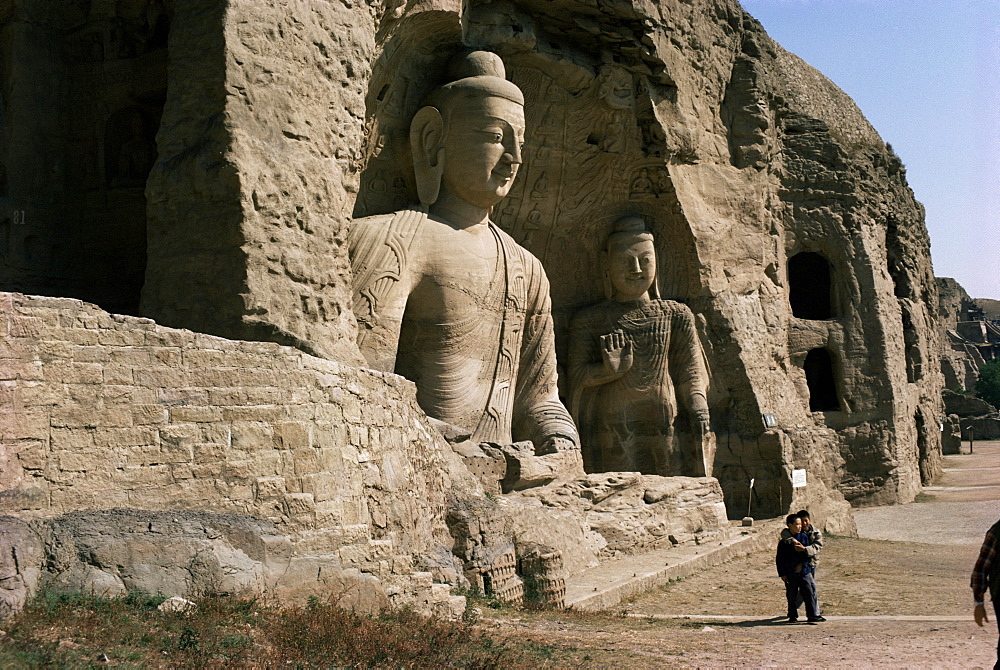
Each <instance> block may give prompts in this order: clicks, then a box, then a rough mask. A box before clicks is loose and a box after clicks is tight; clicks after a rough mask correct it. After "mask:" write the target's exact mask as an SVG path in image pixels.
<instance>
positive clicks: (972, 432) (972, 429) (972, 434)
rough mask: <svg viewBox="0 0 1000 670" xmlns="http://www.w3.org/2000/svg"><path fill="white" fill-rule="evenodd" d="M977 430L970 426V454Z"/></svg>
mask: <svg viewBox="0 0 1000 670" xmlns="http://www.w3.org/2000/svg"><path fill="white" fill-rule="evenodd" d="M975 433H976V429H975V427H974V426H972V425H969V453H970V454H971V453H972V439H973V437H974V436H975Z"/></svg>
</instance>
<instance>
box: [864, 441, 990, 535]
mask: <svg viewBox="0 0 1000 670" xmlns="http://www.w3.org/2000/svg"><path fill="white" fill-rule="evenodd" d="M964 448H965V447H964V445H963V449H964ZM944 460H945V472H944V475H943V476H942V477H940V478H939V479H938V480H937V481H935V482H934V484H935V485H934V486H930V487H927V488H925V489H924V493H923V494H922V495H921V496H920V497H919V499H920V500H921V501H922V502H913V503H909V504H907V505H891V506H887V507H869V508H866V509H859V510H855V511H854V519H855V521H856V522H857V524H858V535H859V536H861V537H863V538H870V539H876V540H894V541H897V542H927V543H929V544H975V545H980V544H982V542H983V536H984V535H985V534H986V530H987V529H988V528H989V527H990V526H992V525H993V524H994V523H995V522H996V520H997V519H1000V486H997V484H998V483H1000V442H981V443H976V445H975V447H974V453H973V454H968V453H963V454H958V455H953V456H945V459H944ZM984 498H985V499H984Z"/></svg>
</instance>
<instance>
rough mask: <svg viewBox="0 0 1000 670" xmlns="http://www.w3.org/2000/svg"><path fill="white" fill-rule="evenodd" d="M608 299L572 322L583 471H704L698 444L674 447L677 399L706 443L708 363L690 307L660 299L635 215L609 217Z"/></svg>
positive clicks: (651, 254)
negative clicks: (685, 449)
mask: <svg viewBox="0 0 1000 670" xmlns="http://www.w3.org/2000/svg"><path fill="white" fill-rule="evenodd" d="M602 256H603V259H602V260H603V261H604V267H605V287H604V288H605V295H606V296H607V300H605V301H603V302H601V303H598V304H596V305H593V306H591V307H587V308H585V309H583V310H581V311H580V312H578V313H577V314H576V316H575V317H574V318H573V322H572V326H571V328H570V346H569V376H570V388H571V393H572V398H573V402H572V405H571V410H572V413H573V416H574V418H575V419H576V421H577V425H578V427H579V429H580V437H581V441H582V443H583V446H584V462H585V467H586V469H587V471H588V472H613V471H629V472H642V473H644V474H656V475H664V476H671V475H687V476H704V475H706V474H710V471H711V464H709V463H706V462H705V458H704V453H703V450H701V449H699V451H701V452H702V453H691V454H685V453H681V449H680V446H679V445H680V440H679V439H678V436H677V435H676V434H675V432H676V431H675V426H674V424H675V420H676V418H677V415H678V403H682V404H683V405H684V409H686V410H687V413H688V414H689V415H690V417H691V421H692V424H693V426H692V427H693V429H694V432H695V433H696V435H697V437H698V439H699V442H700V443H701V444H704V439H705V436H706V435H707V433H708V430H709V427H708V421H709V412H708V401H707V397H706V394H707V387H708V372H707V366H706V364H705V356H704V353H703V351H702V348H701V343H700V342H699V340H698V334H697V332H696V330H695V322H694V315H693V314H692V313H691V310H690V309H689V308H688V307H687V306H685V305H683V304H681V303H678V302H674V301H672V300H663V299H660V296H659V290H658V288H657V285H656V252H655V251H654V248H653V236H652V234H650V233H649V232H647V231H646V230H645V225H644V222H643V220H642V219H641V218H639V217H625V218H623V219H620V220H619V221H618V222H617V223H616V225H615V232H614V233H612V235H611V236H610V237H609V238H608V242H607V247H606V250H605V251H604V253H603V254H602Z"/></svg>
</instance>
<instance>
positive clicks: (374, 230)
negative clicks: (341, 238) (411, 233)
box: [350, 209, 427, 240]
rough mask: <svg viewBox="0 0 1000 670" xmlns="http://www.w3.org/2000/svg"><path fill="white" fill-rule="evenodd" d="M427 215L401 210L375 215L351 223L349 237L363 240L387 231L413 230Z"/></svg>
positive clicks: (412, 210)
mask: <svg viewBox="0 0 1000 670" xmlns="http://www.w3.org/2000/svg"><path fill="white" fill-rule="evenodd" d="M426 218H427V215H426V214H424V213H423V212H421V211H419V210H414V209H402V210H400V211H398V212H390V213H388V214H375V215H373V216H365V217H362V218H358V219H354V220H352V221H351V229H350V237H351V239H353V240H358V239H365V238H368V237H371V236H373V235H378V234H380V233H382V234H384V233H385V232H386V231H387V230H388V229H393V230H405V229H414V228H415V227H416V226H417V225H418V224H419V223H420V222H421V221H422V220H424V219H426Z"/></svg>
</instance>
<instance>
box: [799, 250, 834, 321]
mask: <svg viewBox="0 0 1000 670" xmlns="http://www.w3.org/2000/svg"><path fill="white" fill-rule="evenodd" d="M831 274H832V273H831V271H830V263H829V262H828V261H827V260H826V258H824V257H823V255H822V254H817V253H815V252H812V251H803V252H802V253H799V254H796V255H794V256H792V257H791V258H789V259H788V301H789V302H790V303H791V306H792V315H793V316H794V317H795V318H797V319H813V320H823V319H830V318H833V316H834V314H833V297H832V292H833V281H832V276H831Z"/></svg>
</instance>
